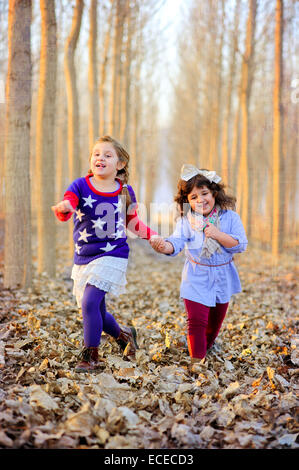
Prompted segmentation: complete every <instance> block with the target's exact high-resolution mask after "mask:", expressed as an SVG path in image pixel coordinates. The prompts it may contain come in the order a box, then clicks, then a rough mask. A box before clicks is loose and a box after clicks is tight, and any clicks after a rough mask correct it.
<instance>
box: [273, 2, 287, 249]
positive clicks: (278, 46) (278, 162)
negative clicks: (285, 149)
mask: <svg viewBox="0 0 299 470" xmlns="http://www.w3.org/2000/svg"><path fill="white" fill-rule="evenodd" d="M275 16H276V25H275V67H274V90H273V182H272V188H273V189H272V190H273V217H272V219H273V225H272V254H273V255H274V256H277V255H278V254H279V252H281V250H282V247H283V227H284V223H283V213H284V196H285V192H284V165H283V155H282V128H283V127H282V103H281V88H282V41H283V0H276V15H275Z"/></svg>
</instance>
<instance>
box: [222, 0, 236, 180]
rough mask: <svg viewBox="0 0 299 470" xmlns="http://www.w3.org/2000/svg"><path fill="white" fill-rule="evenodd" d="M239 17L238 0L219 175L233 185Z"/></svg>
mask: <svg viewBox="0 0 299 470" xmlns="http://www.w3.org/2000/svg"><path fill="white" fill-rule="evenodd" d="M239 19H240V0H238V1H237V2H236V5H235V13H234V28H233V31H232V46H231V50H230V65H229V78H228V87H227V95H226V107H225V115H224V120H223V129H222V165H221V167H222V170H221V176H222V179H223V181H224V183H226V184H229V185H230V186H232V185H233V182H232V174H233V172H232V168H231V158H230V147H229V140H230V122H231V109H232V93H233V85H234V77H235V71H236V52H237V47H238V31H239Z"/></svg>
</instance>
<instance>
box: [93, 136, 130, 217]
mask: <svg viewBox="0 0 299 470" xmlns="http://www.w3.org/2000/svg"><path fill="white" fill-rule="evenodd" d="M103 142H108V143H110V144H111V145H112V146H113V148H114V150H115V152H116V154H117V156H118V159H119V161H120V162H122V163H125V166H124V167H123V168H122V169H121V170H118V171H117V174H116V176H117V178H119V179H120V180H121V182H122V184H123V185H127V183H128V181H129V161H130V155H129V154H128V152H127V151H126V150H125V149H124V147H123V146H122V145H121V144H120V143H119V142H118V141H117V140H115V139H113V137H110V135H104V136H102V137H99V138H98V139H97V140H96V142H95V143H94V145H96V144H99V143H103ZM91 156H92V153H91V154H90V157H89V162H90V160H91ZM88 174H89V175H91V174H92V171H91V170H90V169H89V170H88ZM120 194H121V195H122V196H125V197H126V206H127V208H128V207H129V205H130V204H131V203H132V200H131V196H130V193H129V191H128V188H127V186H123V188H122V190H121V193H120Z"/></svg>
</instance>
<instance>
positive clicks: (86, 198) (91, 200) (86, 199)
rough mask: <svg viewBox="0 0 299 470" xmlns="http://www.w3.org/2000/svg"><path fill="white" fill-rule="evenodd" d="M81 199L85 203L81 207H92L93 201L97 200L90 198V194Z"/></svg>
mask: <svg viewBox="0 0 299 470" xmlns="http://www.w3.org/2000/svg"><path fill="white" fill-rule="evenodd" d="M83 199H84V201H85V204H84V206H83V207H85V206H89V207H91V208H92V204H93V203H94V202H97V200H96V199H92V197H91V195H89V196H88V197H84V198H83Z"/></svg>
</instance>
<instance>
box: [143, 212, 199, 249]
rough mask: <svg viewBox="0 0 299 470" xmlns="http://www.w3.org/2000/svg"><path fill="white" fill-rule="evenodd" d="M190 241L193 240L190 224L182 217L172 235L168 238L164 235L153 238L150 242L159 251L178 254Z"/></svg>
mask: <svg viewBox="0 0 299 470" xmlns="http://www.w3.org/2000/svg"><path fill="white" fill-rule="evenodd" d="M190 241H192V236H191V233H190V226H189V224H188V223H187V222H186V220H184V219H183V218H180V219H179V220H178V222H177V224H176V227H175V230H174V232H173V234H172V235H170V236H169V237H167V238H166V239H164V238H162V237H154V238H151V240H150V244H151V246H152V247H153V248H154V249H155V250H156V251H158V252H159V253H163V254H165V255H170V256H176V255H178V254H179V253H180V252H181V251H182V250H183V249H184V248H185V244H186V243H187V242H190Z"/></svg>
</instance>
